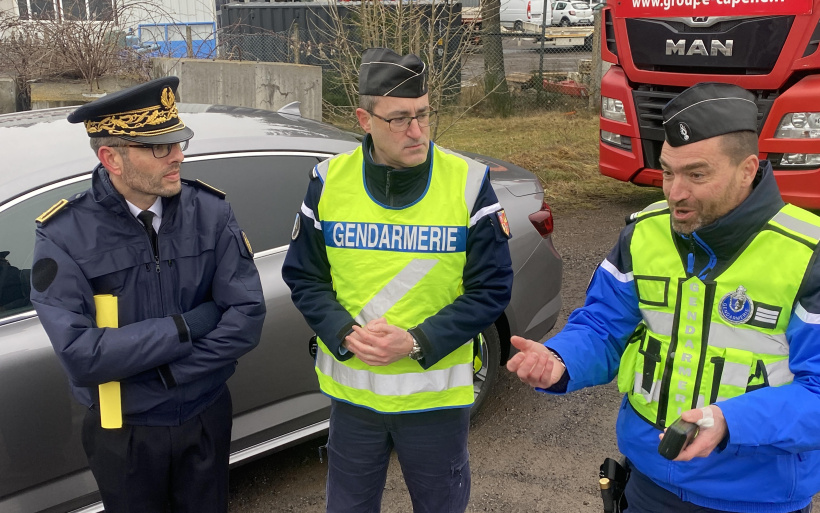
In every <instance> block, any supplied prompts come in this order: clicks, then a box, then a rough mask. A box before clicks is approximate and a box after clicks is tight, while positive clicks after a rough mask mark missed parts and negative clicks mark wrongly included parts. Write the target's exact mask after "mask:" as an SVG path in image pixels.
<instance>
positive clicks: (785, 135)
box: [775, 112, 820, 139]
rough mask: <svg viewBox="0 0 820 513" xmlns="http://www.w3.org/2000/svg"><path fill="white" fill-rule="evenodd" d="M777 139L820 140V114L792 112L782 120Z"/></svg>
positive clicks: (776, 135)
mask: <svg viewBox="0 0 820 513" xmlns="http://www.w3.org/2000/svg"><path fill="white" fill-rule="evenodd" d="M775 138H777V139H820V112H790V113H788V114H786V115H785V116H783V119H781V120H780V126H778V127H777V133H776V134H775Z"/></svg>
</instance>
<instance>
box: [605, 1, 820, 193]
mask: <svg viewBox="0 0 820 513" xmlns="http://www.w3.org/2000/svg"><path fill="white" fill-rule="evenodd" d="M602 16H603V18H602V37H601V43H602V44H601V56H602V58H603V60H604V61H607V62H610V63H612V66H611V67H610V69H609V71H607V72H606V74H605V75H604V77H603V79H602V81H601V125H600V126H601V134H600V135H601V140H600V170H601V173H603V174H604V175H607V176H611V177H613V178H617V179H619V180H623V181H628V182H633V183H636V184H640V185H649V186H661V185H662V177H661V171H660V164H659V162H658V159H659V157H660V152H661V146H662V145H663V139H664V132H663V128H662V118H661V109H662V108H663V106H664V105H665V104H666V103H667V102H668V101H669V100H670V99H672V98H673V97H674V96H675V95H676V94H678V93H680V92H681V91H683V90H684V89H686V88H687V87H689V86H691V85H693V84H696V83H698V82H729V83H733V84H737V85H739V86H741V87H745V88H746V89H748V90H750V91H752V92H753V93H754V94H755V95H756V96H757V100H756V103H757V107H758V112H759V113H758V132H759V133H760V157H761V158H765V159H768V160H769V161H771V163H772V166H773V167H774V172H775V177H776V178H777V182H778V184H779V186H780V191H781V193H782V195H783V198H784V199H785V200H786V201H788V202H790V203H794V204H796V205H799V206H801V207H804V208H810V209H820V49H818V46H820V0H609V3H608V5H607V6H606V7H604V8H603V9H602Z"/></svg>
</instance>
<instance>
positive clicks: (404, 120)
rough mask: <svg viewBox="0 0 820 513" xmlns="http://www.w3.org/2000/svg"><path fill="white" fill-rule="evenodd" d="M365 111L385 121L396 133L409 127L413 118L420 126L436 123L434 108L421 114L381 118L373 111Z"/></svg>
mask: <svg viewBox="0 0 820 513" xmlns="http://www.w3.org/2000/svg"><path fill="white" fill-rule="evenodd" d="M367 112H369V113H370V114H371V115H372V116H375V117H377V118H379V119H381V120H382V121H384V122H385V123H387V124H388V126H390V131H391V132H396V133H401V132H404V131H406V130H407V129H408V128H410V123H412V122H413V120H414V119H415V120H416V121H418V123H419V126H420V127H425V126H434V125H435V124H436V111H434V110H429V111H427V112H422V113H421V114H418V115H416V116H403V117H400V118H391V119H387V118H383V117H381V116H379V115H378V114H376V113H375V112H370V111H367Z"/></svg>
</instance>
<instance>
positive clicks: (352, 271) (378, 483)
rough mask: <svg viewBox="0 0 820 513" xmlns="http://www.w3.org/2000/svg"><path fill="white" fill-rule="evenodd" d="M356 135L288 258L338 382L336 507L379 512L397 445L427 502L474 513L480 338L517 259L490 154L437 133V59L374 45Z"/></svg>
mask: <svg viewBox="0 0 820 513" xmlns="http://www.w3.org/2000/svg"><path fill="white" fill-rule="evenodd" d="M359 94H360V101H359V106H360V108H359V109H357V110H356V115H357V117H358V120H359V124H360V125H361V127H362V129H363V130H364V131H365V132H367V135H366V136H365V138H364V140H363V141H362V145H361V146H360V147H359V148H357V149H356V150H354V151H352V152H349V153H345V154H341V155H338V156H336V157H333V158H331V159H329V160H327V161H324V162H322V163H320V164H319V165H318V166H316V168H315V169H314V173H313V177H312V178H313V179H312V180H311V182H310V185H309V186H308V191H307V195H306V197H305V201H304V203H303V204H302V208H301V212H300V213H299V214H297V218H296V226H295V227H294V231H293V239H294V240H293V241H292V242H291V245H290V248H289V249H288V254H287V257H286V258H285V263H284V266H283V268H282V276H283V277H284V279H285V282H286V283H287V284H288V285H289V286H290V288H291V291H292V297H293V302H294V303H295V304H296V307H297V308H298V309H299V311H300V312H302V314H303V315H304V316H305V319H306V320H307V322H308V324H309V325H310V327H311V328H312V329H313V330H314V331H315V332H316V334H317V335H318V353H317V355H316V374H317V376H318V378H319V384H320V386H321V389H322V391H323V392H324V393H325V394H327V395H328V396H330V397H331V398H332V399H333V401H332V410H331V417H330V438H329V441H328V478H327V479H328V480H327V510H328V511H329V512H340V513H342V512H344V513H356V512H362V513H365V512H367V513H370V512H374V511H379V508H380V505H381V497H382V491H383V489H384V483H385V479H386V476H387V465H388V462H389V458H390V453H391V451H392V449H395V450H396V453H397V454H398V457H399V462H400V463H401V467H402V472H403V474H404V478H405V482H406V483H407V488H408V490H409V492H410V498H411V500H412V502H413V509H414V511H418V512H437V513H438V512H442V513H444V512H452V513H461V512H463V511H464V510H465V509H466V507H467V503H468V501H469V498H470V465H469V457H468V453H467V434H468V429H469V421H470V406H471V405H472V403H473V399H474V390H473V355H474V353H473V351H474V346H473V344H474V342H473V339H474V337H476V335H478V334H479V333H480V332H481V331H482V330H484V329H486V328H487V327H488V326H490V324H492V323H493V322H494V321H495V320H496V319H497V318H498V317H499V316H500V315H501V313H502V312H503V311H504V308H505V307H506V306H507V304H508V303H509V300H510V293H511V290H512V269H511V262H510V253H509V248H508V246H507V239H508V237H509V236H510V234H509V228H508V227H507V225H506V218H505V217H504V211H503V209H502V208H501V206H500V205H499V203H498V199H497V198H496V196H495V192H493V189H492V186H491V184H490V180H489V176H488V172H487V166H486V165H483V164H479V163H478V162H475V161H473V160H471V159H467V158H465V157H462V156H460V155H456V154H453V153H451V152H449V151H447V150H444V149H442V148H439V147H438V146H436V145H435V144H433V143H432V141H430V126H431V125H432V124H434V123H435V111H433V110H432V109H431V107H430V103H429V97H428V95H427V69H426V66H425V64H424V62H422V61H421V59H419V58H418V57H417V56H415V55H405V56H400V55H398V54H396V53H395V52H393V51H391V50H388V49H386V48H371V49H369V50H366V51H365V52H364V53H363V54H362V65H361V70H360V74H359Z"/></svg>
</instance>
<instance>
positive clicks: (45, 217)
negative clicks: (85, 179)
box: [34, 192, 85, 226]
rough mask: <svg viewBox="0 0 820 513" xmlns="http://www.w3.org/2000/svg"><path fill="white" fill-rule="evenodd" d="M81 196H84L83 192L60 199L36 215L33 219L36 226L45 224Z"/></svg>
mask: <svg viewBox="0 0 820 513" xmlns="http://www.w3.org/2000/svg"><path fill="white" fill-rule="evenodd" d="M83 196H85V192H80V193H77V194H75V195H74V196H73V197H72V198H71V199H70V200H67V199H65V198H63V199H61V200H60V201H58V202H57V203H55V204H54V205H52V206H51V207H50V208H49V209H48V210H46V211H45V212H43V213H42V214H40V215H39V216H37V218H36V219H34V221H35V222H36V223H37V225H38V226H45V224H46V223H47V222H48V221H49V220H51V219H52V218H53V217H54V216H56V215H57V214H59V213H60V212H63V211H64V209H65V207H67V206H68V205H70V204H71V203H73V202H74V201H75V200H78V199H80V198H82V197H83Z"/></svg>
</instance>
